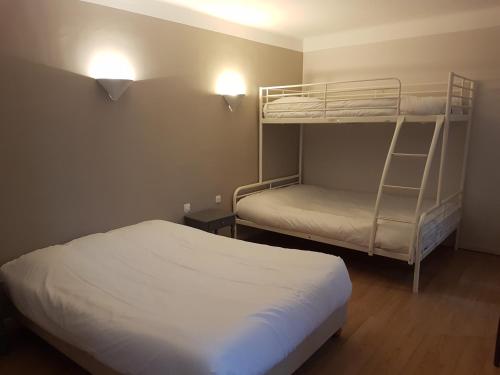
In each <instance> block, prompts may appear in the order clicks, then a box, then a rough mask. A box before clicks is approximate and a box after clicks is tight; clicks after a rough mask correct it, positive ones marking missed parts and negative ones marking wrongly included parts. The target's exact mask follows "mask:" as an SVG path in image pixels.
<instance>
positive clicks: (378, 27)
mask: <svg viewBox="0 0 500 375" xmlns="http://www.w3.org/2000/svg"><path fill="white" fill-rule="evenodd" d="M81 1H84V2H90V3H94V4H98V5H104V6H108V7H113V8H117V9H122V10H126V11H129V12H134V13H139V14H144V15H148V16H152V17H156V18H161V19H165V20H169V21H173V22H178V23H182V24H186V25H190V26H194V27H198V28H202V29H207V30H212V31H216V32H220V33H225V34H229V35H233V36H237V37H240V38H245V39H249V40H254V41H257V42H261V43H266V44H270V45H275V46H279V47H284V48H289V49H293V50H297V51H304V52H309V51H315V50H321V49H326V48H335V47H342V46H348V45H355V44H366V43H374V42H380V41H385V40H394V39H404V38H412V37H418V36H424V35H434V34H442V33H450V32H458V31H465V30H474V29H480V28H486V27H495V26H500V0H81Z"/></svg>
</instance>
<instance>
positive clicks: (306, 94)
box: [260, 77, 401, 118]
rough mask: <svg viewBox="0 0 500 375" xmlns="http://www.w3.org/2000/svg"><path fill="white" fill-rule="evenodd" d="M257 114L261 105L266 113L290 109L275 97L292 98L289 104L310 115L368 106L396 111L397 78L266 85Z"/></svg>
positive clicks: (398, 99) (384, 111)
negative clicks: (301, 108)
mask: <svg viewBox="0 0 500 375" xmlns="http://www.w3.org/2000/svg"><path fill="white" fill-rule="evenodd" d="M260 99H261V105H260V107H261V112H260V116H261V118H262V117H264V112H263V110H264V108H265V110H266V113H267V114H268V115H277V116H278V117H280V114H287V113H290V112H291V111H293V108H292V109H291V108H290V105H289V104H290V103H282V102H280V101H279V99H289V100H291V99H294V100H293V102H292V103H291V104H292V105H293V107H297V105H298V106H299V107H303V108H304V111H305V113H306V114H308V115H309V117H311V118H327V117H331V113H332V112H336V113H341V112H342V111H345V110H347V111H350V110H353V109H356V110H369V111H371V112H373V113H375V114H377V113H378V114H387V115H398V114H399V112H400V104H401V81H400V80H399V79H398V78H394V77H389V78H376V79H365V80H357V81H337V82H322V83H306V84H299V85H286V86H269V87H262V88H261V89H260Z"/></svg>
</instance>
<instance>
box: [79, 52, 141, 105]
mask: <svg viewBox="0 0 500 375" xmlns="http://www.w3.org/2000/svg"><path fill="white" fill-rule="evenodd" d="M89 76H90V77H93V78H95V79H96V80H97V82H99V83H100V84H101V86H102V87H103V88H104V90H106V92H107V93H108V96H109V97H110V98H111V100H113V101H115V100H118V99H119V98H120V96H122V94H123V93H124V92H125V90H127V88H128V87H129V86H130V84H131V83H132V82H133V81H134V79H135V71H134V68H133V66H132V65H131V64H130V62H129V60H128V59H127V58H126V57H125V56H124V55H122V54H121V53H119V52H116V51H113V50H108V51H101V52H99V53H97V54H95V55H94V56H93V57H92V59H91V61H90V64H89Z"/></svg>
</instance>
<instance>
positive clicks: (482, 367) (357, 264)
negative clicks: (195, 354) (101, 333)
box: [0, 233, 500, 375]
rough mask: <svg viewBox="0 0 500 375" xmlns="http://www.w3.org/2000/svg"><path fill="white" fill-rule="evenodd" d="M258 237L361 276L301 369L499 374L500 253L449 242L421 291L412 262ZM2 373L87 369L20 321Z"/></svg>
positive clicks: (428, 264)
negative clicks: (334, 325) (324, 256)
mask: <svg viewBox="0 0 500 375" xmlns="http://www.w3.org/2000/svg"><path fill="white" fill-rule="evenodd" d="M255 241H256V242H265V243H271V244H273V245H277V246H283V247H292V248H301V249H313V250H316V251H324V252H330V253H334V254H336V255H340V256H342V258H343V259H344V261H345V262H346V265H347V267H348V269H349V273H350V276H351V279H352V282H353V295H352V299H351V302H350V304H349V315H348V322H347V324H346V326H345V327H344V329H343V331H342V335H341V336H340V337H338V338H332V339H331V340H329V341H328V342H327V343H326V344H325V345H324V346H323V347H322V348H321V349H320V350H319V351H318V352H317V353H316V354H315V355H314V356H313V357H312V358H311V359H310V360H309V361H308V362H306V363H305V364H304V365H303V366H302V368H300V369H299V371H298V372H297V373H298V374H299V375H319V374H346V375H351V374H352V375H354V374H384V375H385V374H403V373H404V374H405V375H412V374H415V375H416V374H443V375H444V374H467V375H473V374H485V375H489V374H495V375H500V369H499V368H496V367H494V366H493V356H494V349H495V340H496V335H497V332H496V329H497V324H498V318H499V315H500V257H499V256H494V255H487V254H481V253H475V252H470V251H462V250H459V251H453V249H451V248H447V247H441V248H439V249H438V250H436V251H435V252H434V253H433V254H431V255H430V256H429V257H428V258H427V259H426V260H425V261H424V262H423V264H422V276H421V293H420V294H419V295H413V294H412V293H411V281H412V275H413V273H412V268H411V267H410V266H408V264H406V263H404V262H399V261H394V260H390V259H386V258H380V257H368V256H366V255H364V254H360V253H359V254H358V253H356V252H353V251H347V250H343V249H339V248H335V247H333V246H327V245H323V244H317V243H313V242H310V241H305V240H300V239H294V238H290V237H286V236H281V235H277V234H271V233H266V234H263V235H261V236H260V237H256V238H255ZM11 331H12V334H13V340H12V348H11V352H10V354H8V355H7V356H3V357H0V374H6V375H7V374H9V375H10V374H16V375H17V374H37V375H44V374H71V375H73V374H74V375H77V374H78V375H80V374H85V371H83V370H82V369H80V368H79V367H78V366H76V365H75V364H73V363H72V362H71V361H70V360H68V359H66V358H65V357H64V356H63V355H61V354H59V353H58V352H57V351H55V350H54V349H52V348H51V347H50V346H48V345H47V344H45V343H44V342H43V341H41V340H40V339H38V338H37V337H35V336H34V335H33V334H31V333H29V332H27V331H24V330H20V329H16V328H12V329H11Z"/></svg>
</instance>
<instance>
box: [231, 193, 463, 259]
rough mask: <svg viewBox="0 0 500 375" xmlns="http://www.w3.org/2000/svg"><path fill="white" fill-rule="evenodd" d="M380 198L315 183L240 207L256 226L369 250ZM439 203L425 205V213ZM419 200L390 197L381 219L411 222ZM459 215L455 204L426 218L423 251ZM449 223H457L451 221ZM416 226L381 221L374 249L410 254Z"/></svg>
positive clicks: (385, 200)
mask: <svg viewBox="0 0 500 375" xmlns="http://www.w3.org/2000/svg"><path fill="white" fill-rule="evenodd" d="M375 199H376V194H374V193H362V192H354V191H344V190H329V189H325V188H321V187H318V186H311V185H292V186H289V187H285V188H280V189H275V190H264V191H262V192H260V193H258V194H254V195H250V196H247V197H245V198H243V199H241V200H240V201H239V202H238V204H237V214H238V217H240V218H241V219H244V220H249V221H252V222H254V223H256V224H260V225H266V226H270V227H274V228H278V229H285V230H291V231H296V232H301V233H306V234H313V235H317V236H321V237H325V238H329V239H333V240H337V241H343V242H347V243H350V244H354V245H358V246H368V244H369V239H370V233H371V228H372V219H373V209H374V206H375ZM433 203H434V201H425V202H424V206H423V207H424V210H425V209H427V208H430V207H431V206H432V205H433ZM415 205H416V198H415V197H409V196H398V195H389V194H385V195H384V198H383V201H382V205H381V211H380V214H381V216H385V217H392V218H399V219H403V220H410V221H411V220H412V219H413V214H414V210H415ZM454 211H456V206H455V205H453V204H448V205H444V206H443V207H442V209H439V210H436V211H435V213H434V214H433V215H431V216H429V217H428V218H427V220H426V221H425V225H424V228H423V236H422V240H423V248H424V249H426V248H427V247H428V246H430V245H431V244H432V243H433V241H435V239H436V237H437V236H440V235H441V234H442V233H443V232H442V231H443V230H444V229H443V228H440V227H439V226H437V223H438V222H440V221H443V220H444V219H445V217H444V215H443V214H446V215H445V216H446V217H447V216H448V214H449V213H451V212H454ZM447 225H449V226H453V225H456V220H449V222H447ZM411 230H412V228H411V225H409V224H406V223H400V222H388V221H380V222H379V228H378V230H377V236H376V240H375V246H376V247H378V248H382V249H384V250H388V251H393V252H398V253H408V247H409V241H410V237H411Z"/></svg>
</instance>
